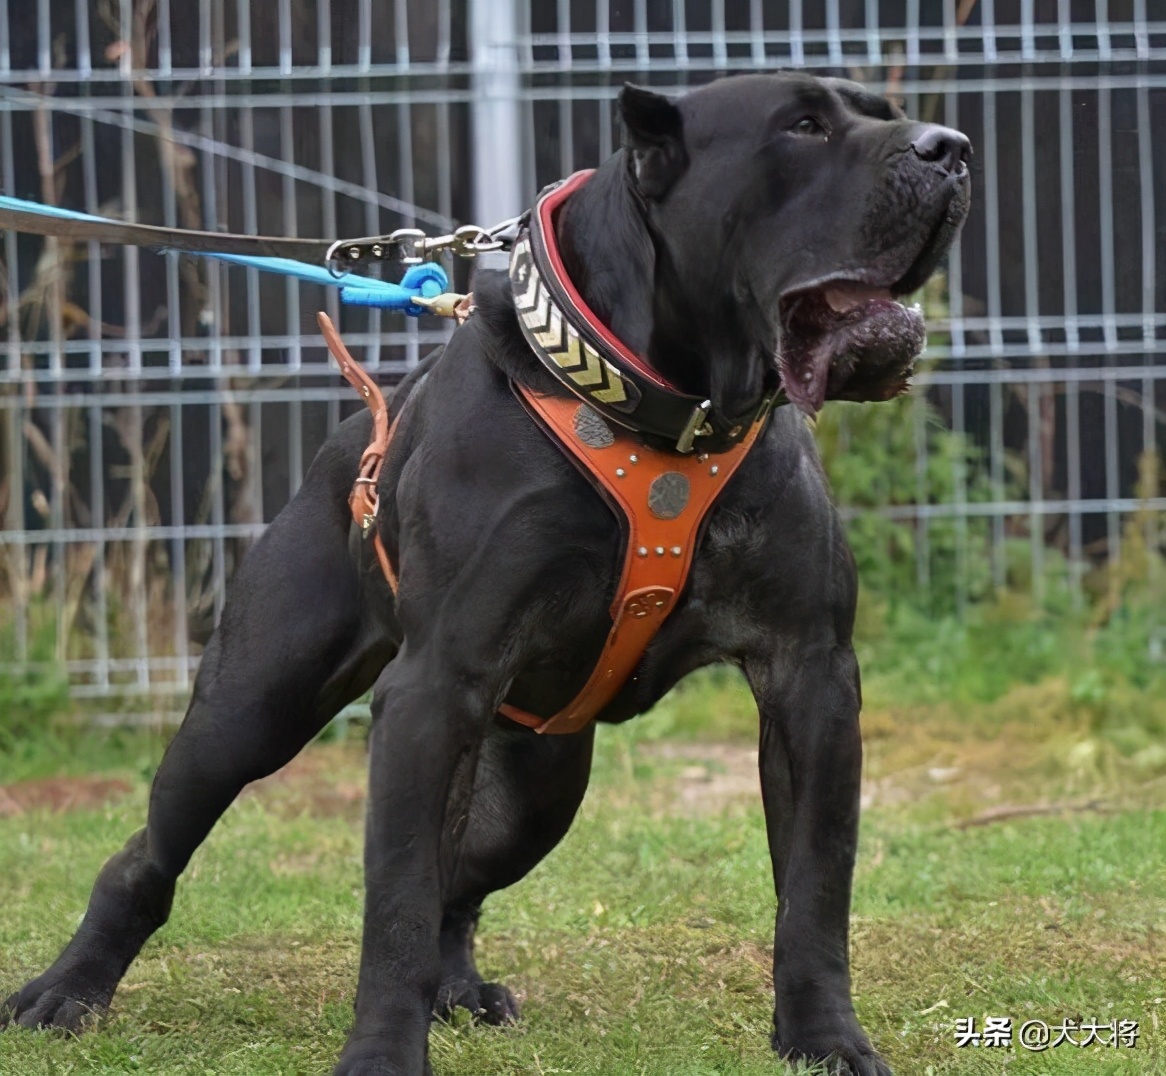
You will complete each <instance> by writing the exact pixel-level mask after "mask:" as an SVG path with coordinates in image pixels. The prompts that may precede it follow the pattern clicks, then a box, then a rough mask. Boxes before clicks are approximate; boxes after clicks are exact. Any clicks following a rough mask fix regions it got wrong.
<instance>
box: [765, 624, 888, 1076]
mask: <svg viewBox="0 0 1166 1076" xmlns="http://www.w3.org/2000/svg"><path fill="white" fill-rule="evenodd" d="M746 673H747V675H748V677H749V681H750V684H751V685H752V687H753V692H754V695H755V696H756V699H757V705H758V709H759V710H760V714H761V746H760V766H761V792H762V799H763V802H764V804H765V821H766V826H767V828H768V832H769V849H770V855H771V857H772V860H773V879H774V884H775V887H776V889H777V896H778V910H777V925H776V929H775V934H774V946H773V982H774V990H775V995H776V996H775V1006H774V1015H773V1025H774V1034H773V1045H774V1048H775V1049H776V1050H777V1051H778V1053H779V1054H780V1055H781V1056H782V1057H785V1058H788V1059H790V1060H800V1059H805V1060H822V1059H825V1058H830V1059H831V1061H832V1062H833V1063H835V1064H836V1065H838V1066H839V1067H838V1068H837V1069H833V1070H832V1071H838V1072H841V1073H844V1074H846V1076H890V1070H889V1069H888V1068H887V1067H886V1064H885V1063H884V1062H883V1061H882V1060H881V1059H880V1058H879V1056H878V1055H877V1054H876V1053H875V1051H874V1049H873V1047H872V1046H871V1044H870V1041H869V1040H868V1039H867V1037H866V1034H865V1033H864V1032H863V1030H862V1028H861V1027H860V1026H859V1023H858V1019H857V1018H856V1016H855V1014H854V1007H853V1003H852V1002H851V998H850V963H849V955H848V951H847V944H848V927H849V917H850V886H851V880H852V877H853V874H854V857H855V851H856V848H857V844H858V813H859V782H860V777H861V770H862V740H861V737H860V734H859V725H858V711H859V680H858V663H857V661H856V660H855V656H854V651H853V650H852V649H851V648H850V647H849V646H848V645H836V644H834V643H833V641H831V642H827V643H825V644H823V645H822V646H820V647H818V648H816V649H808V648H807V649H804V650H802V651H801V652H799V653H795V654H793V655H790V654H788V652H787V653H783V654H782V656H781V658H780V659H774V660H772V661H760V662H756V663H752V664H747V665H746Z"/></svg>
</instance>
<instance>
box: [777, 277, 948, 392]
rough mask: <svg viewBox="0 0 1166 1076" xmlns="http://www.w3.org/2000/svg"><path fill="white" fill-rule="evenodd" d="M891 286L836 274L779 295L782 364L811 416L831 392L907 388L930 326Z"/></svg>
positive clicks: (786, 384) (790, 388)
mask: <svg viewBox="0 0 1166 1076" xmlns="http://www.w3.org/2000/svg"><path fill="white" fill-rule="evenodd" d="M893 290H894V289H893V288H892V287H875V286H873V285H871V284H865V283H861V282H859V281H850V280H834V281H830V282H829V283H826V284H823V285H821V286H819V287H813V288H808V289H804V290H801V291H796V292H793V293H791V294H789V295H787V296H785V297H784V298H783V299H782V301H781V341H780V345H779V348H778V355H777V364H778V369H779V370H780V371H781V380H782V388H783V389H784V390H785V394H786V396H787V398H788V399H789V400H790V401H791V402H792V403H795V404H797V406H798V407H800V408H801V409H802V410H803V411H805V412H806V413H807V414H811V415H812V414H816V413H817V412H818V411H820V410H821V408H822V405H823V404H824V403H825V402H826V399H827V398H829V399H833V400H863V401H866V400H889V399H891V398H892V397H894V396H898V395H899V394H900V393H902V392H905V391H906V390H907V388H908V384H909V380H910V377H911V373H912V371H913V369H914V366H915V360H916V359H917V358H918V357H919V355H920V353H921V352H922V351H923V347H924V345H925V344H926V342H927V332H926V329H925V327H924V324H923V314H922V312H921V311H920V310H919V308H918V307H917V306H913V307H908V306H904V305H903V304H902V303H900V302H898V301H897V300H896V299H895V298H894V296H893Z"/></svg>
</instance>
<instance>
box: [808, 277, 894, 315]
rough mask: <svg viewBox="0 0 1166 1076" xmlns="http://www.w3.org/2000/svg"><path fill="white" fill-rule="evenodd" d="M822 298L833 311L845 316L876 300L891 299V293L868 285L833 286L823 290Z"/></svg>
mask: <svg viewBox="0 0 1166 1076" xmlns="http://www.w3.org/2000/svg"><path fill="white" fill-rule="evenodd" d="M822 297H823V298H824V299H825V300H826V302H827V303H829V305H830V307H831V309H833V310H834V311H836V312H837V313H839V314H845V313H847V312H849V311H851V310H853V309H855V307H859V306H862V305H864V304H865V303H869V302H872V301H873V300H875V299H889V298H890V297H891V293H890V292H889V291H888V290H887V289H886V288H872V287H871V286H870V285H868V284H831V285H830V286H829V287H827V288H823V289H822Z"/></svg>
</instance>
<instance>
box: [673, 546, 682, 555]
mask: <svg viewBox="0 0 1166 1076" xmlns="http://www.w3.org/2000/svg"><path fill="white" fill-rule="evenodd" d="M683 552H684V550H683V549H681V548H680V546H678V545H674V546H673V547H672V555H673V556H674V557H678V556H680V554H681V553H683Z"/></svg>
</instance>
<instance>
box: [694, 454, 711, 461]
mask: <svg viewBox="0 0 1166 1076" xmlns="http://www.w3.org/2000/svg"><path fill="white" fill-rule="evenodd" d="M708 458H709V454H708V453H707V452H702V453H701V454H700V455H699V456H697V457H696V462H697V463H704V461H705V460H707V459H708Z"/></svg>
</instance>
